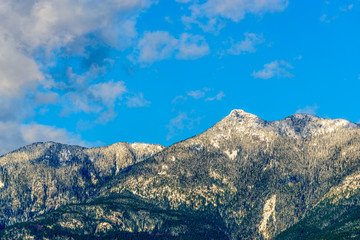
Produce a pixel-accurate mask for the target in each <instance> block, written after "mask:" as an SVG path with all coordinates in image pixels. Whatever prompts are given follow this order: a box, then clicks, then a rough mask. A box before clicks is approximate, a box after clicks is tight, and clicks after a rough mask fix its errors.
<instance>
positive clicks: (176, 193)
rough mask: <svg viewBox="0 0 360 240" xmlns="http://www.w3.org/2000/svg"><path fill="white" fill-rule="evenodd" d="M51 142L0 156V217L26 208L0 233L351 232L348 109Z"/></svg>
mask: <svg viewBox="0 0 360 240" xmlns="http://www.w3.org/2000/svg"><path fill="white" fill-rule="evenodd" d="M50 145H51V146H52V147H44V146H43V145H41V147H40V146H39V147H36V146H35V147H33V148H34V149H37V150H33V151H28V150H26V149H25V150H24V149H23V150H21V149H20V150H19V151H15V152H13V153H11V154H18V155H17V157H11V156H10V155H9V156H7V155H5V156H3V157H2V158H0V166H1V168H0V180H1V182H0V183H2V184H0V186H2V187H0V199H1V200H0V204H1V205H0V208H1V211H0V214H2V215H0V216H1V219H3V221H4V223H6V225H9V224H12V223H15V222H19V221H25V220H28V221H27V222H26V223H24V224H22V225H16V224H15V225H13V226H10V227H7V228H6V229H5V230H3V231H0V238H1V237H3V238H5V239H7V238H9V239H11V238H13V239H16V238H25V237H29V238H31V237H34V238H36V237H44V238H55V237H58V238H60V239H82V238H93V237H96V238H97V239H105V238H108V239H109V238H115V236H118V237H120V239H125V238H131V237H134V238H136V237H137V238H141V239H154V238H155V239H174V238H175V239H275V238H277V239H310V238H312V237H314V236H316V234H320V233H321V234H323V235H321V236H326V234H329V233H331V234H335V235H336V234H338V235H336V236H351V237H352V238H353V239H356V238H359V239H360V234H359V231H358V228H359V225H360V223H359V222H356V221H354V220H353V219H356V218H354V216H359V217H360V193H359V190H360V185H359V184H358V182H359V177H358V176H359V175H360V128H359V126H358V125H356V124H354V123H351V122H349V121H347V120H343V119H335V120H332V119H323V118H319V117H316V116H312V115H307V114H295V115H292V116H290V117H287V118H285V119H282V120H279V121H265V120H262V119H260V118H259V117H257V116H256V115H253V114H250V113H246V112H244V111H243V110H233V111H232V112H231V113H230V115H228V116H227V117H225V118H224V119H222V120H221V121H220V122H218V123H217V124H215V125H214V126H213V127H212V128H210V129H209V130H207V131H205V132H204V133H202V134H199V135H197V136H195V137H192V138H189V139H186V140H184V141H181V142H178V143H176V144H174V145H172V146H170V147H168V148H163V147H160V146H157V145H155V146H154V145H135V146H133V145H130V144H126V143H119V144H118V145H113V146H109V147H105V148H104V149H102V148H97V149H83V148H80V147H75V146H65V147H64V146H63V145H61V146H57V145H56V144H54V145H52V144H50ZM27 148H32V147H31V145H30V146H28V147H27ZM50 148H51V149H52V150H51V151H49V149H50ZM63 148H65V149H67V150H69V152H70V153H68V152H67V151H63ZM39 149H40V150H39ZM42 149H45V150H42ZM39 151H40V152H42V153H41V154H39V153H38V152H39ZM27 152H29V154H27ZM19 156H21V157H20V158H21V159H20V160H19ZM29 156H30V157H29ZM65 156H74V157H73V158H72V159H71V160H70V161H68V160H67V159H68V158H67V157H65ZM4 157H6V159H4ZM39 159H41V160H39ZM134 159H135V160H134ZM20 163H21V164H20ZM35 163H36V169H35V167H34V166H35V165H34V164H35ZM26 164H27V165H26ZM23 166H24V167H23ZM9 169H10V170H9ZM44 169H45V170H44ZM33 176H37V177H36V178H35V177H33ZM44 181H45V182H46V184H44V183H43V182H44ZM38 183H40V184H38ZM44 186H46V187H44ZM53 186H54V187H53ZM64 186H65V187H64ZM54 189H56V190H54ZM13 199H15V200H13ZM19 202H20V203H19ZM70 202H73V203H75V204H70V205H68V203H70ZM19 206H20V207H19ZM54 206H55V207H54ZM59 206H61V207H59ZM58 207H59V208H58ZM56 208H57V210H53V209H56ZM50 210H51V211H50ZM46 212H47V213H46ZM41 213H44V214H43V215H40V216H39V214H41ZM354 214H355V215H354ZM356 214H358V215H356ZM84 216H86V217H84ZM329 219H345V220H346V221H342V222H336V221H335V220H334V221H328V220H329ZM314 221H315V222H316V224H315V223H314ZM299 226H300V227H299ZM39 229H40V230H39ZM303 229H305V230H304V231H302V230H303ZM314 229H316V231H315V232H314ZM303 233H305V235H304V234H303ZM314 234H315V235H314ZM335 235H334V236H335ZM319 236H320V235H319ZM312 239H316V238H312ZM319 239H326V238H319ZM338 239H342V238H341V237H339V238H338Z"/></svg>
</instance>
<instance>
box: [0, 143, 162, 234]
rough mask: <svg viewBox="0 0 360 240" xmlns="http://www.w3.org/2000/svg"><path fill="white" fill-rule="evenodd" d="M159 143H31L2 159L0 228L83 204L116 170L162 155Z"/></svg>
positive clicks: (0, 161)
mask: <svg viewBox="0 0 360 240" xmlns="http://www.w3.org/2000/svg"><path fill="white" fill-rule="evenodd" d="M163 148H164V147H163V146H160V145H151V144H141V143H134V144H128V143H117V144H114V145H110V146H107V147H100V148H90V149H87V148H83V147H79V146H69V145H64V144H59V143H54V142H47V143H34V144H32V145H29V146H26V147H23V148H21V149H19V150H17V151H14V152H11V153H8V154H6V155H4V156H1V157H0V227H1V228H4V227H5V226H9V225H11V224H13V223H16V222H22V221H26V220H28V219H31V218H33V217H34V216H37V215H39V214H42V213H44V212H47V211H49V210H53V209H56V208H58V207H59V206H62V205H64V204H67V203H77V202H83V201H86V200H87V199H88V198H89V197H90V196H92V195H94V194H95V193H96V192H97V188H98V187H99V186H100V185H102V184H104V183H105V182H106V181H109V179H111V178H112V177H113V176H115V175H116V174H118V172H119V171H120V170H121V169H123V168H126V167H128V166H130V165H133V164H135V163H138V162H141V161H143V160H145V159H147V158H149V157H150V156H152V155H154V154H156V153H157V152H159V151H161V150H162V149H163Z"/></svg>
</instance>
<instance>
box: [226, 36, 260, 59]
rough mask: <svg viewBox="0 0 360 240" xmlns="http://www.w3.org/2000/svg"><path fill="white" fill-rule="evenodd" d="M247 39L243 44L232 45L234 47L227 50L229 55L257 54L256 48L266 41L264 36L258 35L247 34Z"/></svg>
mask: <svg viewBox="0 0 360 240" xmlns="http://www.w3.org/2000/svg"><path fill="white" fill-rule="evenodd" d="M244 35H245V39H244V40H243V41H241V42H236V43H234V42H233V43H232V46H231V47H230V48H229V49H228V50H227V53H228V54H232V55H240V54H245V53H254V52H256V48H255V47H256V46H257V45H259V44H261V43H263V42H264V41H265V40H264V38H263V37H262V35H259V34H256V33H245V34H244Z"/></svg>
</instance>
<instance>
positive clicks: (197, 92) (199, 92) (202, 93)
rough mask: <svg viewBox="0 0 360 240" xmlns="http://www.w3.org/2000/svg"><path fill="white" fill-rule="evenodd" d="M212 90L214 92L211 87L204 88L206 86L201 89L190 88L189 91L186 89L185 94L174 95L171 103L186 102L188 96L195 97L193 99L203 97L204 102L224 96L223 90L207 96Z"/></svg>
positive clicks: (218, 99)
mask: <svg viewBox="0 0 360 240" xmlns="http://www.w3.org/2000/svg"><path fill="white" fill-rule="evenodd" d="M213 92H214V90H213V89H211V88H206V87H205V88H202V89H198V90H191V91H188V92H187V93H186V95H185V96H182V95H180V96H176V97H175V98H174V99H173V100H172V104H178V103H180V102H186V101H187V100H188V99H189V97H190V98H192V99H195V100H200V99H203V100H204V101H205V102H207V101H214V100H217V101H220V100H221V99H222V98H223V97H224V96H225V94H224V92H223V91H220V92H219V93H218V94H216V95H215V96H213V97H209V96H208V95H210V94H213Z"/></svg>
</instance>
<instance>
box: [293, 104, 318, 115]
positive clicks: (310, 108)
mask: <svg viewBox="0 0 360 240" xmlns="http://www.w3.org/2000/svg"><path fill="white" fill-rule="evenodd" d="M318 109H319V107H318V105H317V104H315V105H313V106H306V107H304V108H301V109H298V110H297V111H296V113H305V114H311V115H316V111H317V110H318Z"/></svg>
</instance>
